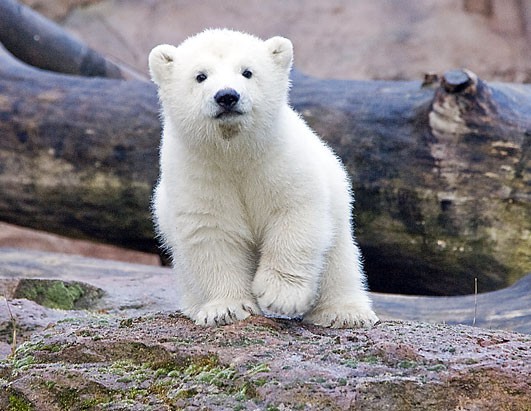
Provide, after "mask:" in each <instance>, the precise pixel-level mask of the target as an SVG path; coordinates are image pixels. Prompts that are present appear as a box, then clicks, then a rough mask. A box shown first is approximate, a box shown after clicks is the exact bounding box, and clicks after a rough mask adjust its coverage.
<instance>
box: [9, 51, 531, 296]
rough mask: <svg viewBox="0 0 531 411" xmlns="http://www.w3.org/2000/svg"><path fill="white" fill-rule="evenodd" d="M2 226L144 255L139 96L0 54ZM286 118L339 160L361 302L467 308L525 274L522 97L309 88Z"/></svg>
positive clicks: (455, 84)
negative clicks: (425, 297) (351, 214)
mask: <svg viewBox="0 0 531 411" xmlns="http://www.w3.org/2000/svg"><path fill="white" fill-rule="evenodd" d="M0 90H1V96H0V133H1V135H2V136H3V138H2V140H1V141H0V192H1V193H2V195H1V196H0V219H2V220H4V221H6V222H11V223H15V224H19V225H24V226H27V227H32V228H37V229H45V230H49V231H51V232H55V233H59V234H63V235H68V236H73V237H76V238H88V239H93V240H98V241H104V242H108V243H112V244H117V245H121V246H125V247H129V248H133V249H137V250H142V251H153V250H155V249H156V243H155V240H154V235H153V231H152V226H151V221H150V212H149V198H150V193H151V188H152V186H153V184H154V182H155V180H156V178H157V173H158V170H157V167H158V165H157V164H158V162H157V147H158V141H159V134H160V125H159V119H158V114H157V113H158V103H157V97H156V91H155V88H154V87H153V86H152V85H151V84H150V83H148V82H144V81H137V80H131V81H122V80H112V79H103V78H86V77H77V76H66V75H62V74H57V73H51V72H45V71H42V70H38V69H35V68H32V67H29V66H26V65H23V64H22V63H20V62H19V61H17V60H15V59H14V58H13V57H12V56H11V55H9V53H7V52H5V51H0ZM291 101H292V104H293V106H294V107H295V108H296V109H297V110H298V111H300V112H301V113H302V114H303V116H304V117H305V118H306V119H307V121H308V122H309V123H310V125H311V126H312V127H313V128H314V129H316V131H317V132H318V133H319V134H320V135H321V136H323V138H325V139H326V140H327V141H328V142H329V143H330V144H331V145H332V146H333V148H334V149H335V150H336V151H337V153H338V154H339V155H340V156H341V157H342V158H343V160H344V161H345V164H346V165H347V167H348V169H349V171H350V172H351V174H352V178H353V187H354V192H355V193H356V199H357V203H356V222H357V236H358V240H359V243H360V245H361V248H362V251H363V253H364V256H365V262H366V268H367V271H368V273H369V282H370V285H371V287H372V288H373V289H374V290H377V291H384V292H387V291H394V292H399V293H417V294H467V293H471V292H472V291H473V286H474V278H478V282H479V290H480V291H489V290H493V289H497V288H500V287H503V286H506V285H508V284H510V283H512V282H514V281H515V280H516V279H517V278H519V277H521V276H522V275H523V274H524V273H525V272H527V271H529V269H530V260H531V255H530V253H531V251H530V250H531V234H530V233H531V194H530V188H529V187H530V176H531V170H530V161H529V156H530V150H531V149H530V136H531V114H530V113H531V87H530V86H524V85H510V84H491V85H487V84H486V83H485V82H483V81H482V80H480V79H478V78H477V77H476V76H475V75H474V74H473V73H470V72H467V71H454V72H449V73H447V75H445V76H444V77H443V78H442V80H441V82H440V83H439V82H435V83H433V84H431V85H425V86H424V87H422V86H421V84H420V83H419V82H370V81H333V80H318V79H313V78H309V77H306V76H303V75H301V74H300V73H294V76H293V89H292V93H291Z"/></svg>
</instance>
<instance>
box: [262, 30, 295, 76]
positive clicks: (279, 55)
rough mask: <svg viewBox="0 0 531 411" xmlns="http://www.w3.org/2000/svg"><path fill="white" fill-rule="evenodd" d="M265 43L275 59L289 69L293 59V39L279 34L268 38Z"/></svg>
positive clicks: (281, 65)
mask: <svg viewBox="0 0 531 411" xmlns="http://www.w3.org/2000/svg"><path fill="white" fill-rule="evenodd" d="M265 44H266V46H267V49H268V50H269V52H270V53H271V56H272V57H273V61H274V62H275V63H276V64H278V65H279V66H280V67H282V68H283V69H285V70H286V71H289V69H291V63H292V61H293V44H291V41H289V40H288V39H286V38H284V37H279V36H277V37H271V38H270V39H268V40H266V41H265Z"/></svg>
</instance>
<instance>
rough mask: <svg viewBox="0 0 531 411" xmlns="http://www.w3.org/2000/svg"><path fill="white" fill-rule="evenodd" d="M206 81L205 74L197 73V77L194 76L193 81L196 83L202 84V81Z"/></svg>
mask: <svg viewBox="0 0 531 411" xmlns="http://www.w3.org/2000/svg"><path fill="white" fill-rule="evenodd" d="M206 79H207V75H206V74H205V73H199V74H198V75H197V76H195V80H196V81H197V82H198V83H202V82H203V81H205V80H206Z"/></svg>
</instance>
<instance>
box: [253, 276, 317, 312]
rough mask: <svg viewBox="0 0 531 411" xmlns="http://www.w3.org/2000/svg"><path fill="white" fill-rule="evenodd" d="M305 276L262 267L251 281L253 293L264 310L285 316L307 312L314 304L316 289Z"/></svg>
mask: <svg viewBox="0 0 531 411" xmlns="http://www.w3.org/2000/svg"><path fill="white" fill-rule="evenodd" d="M316 288H317V287H316V286H315V284H312V283H311V281H309V280H308V279H307V278H304V277H300V276H297V275H294V274H290V273H284V272H281V271H279V270H275V269H262V270H259V271H258V272H257V273H256V276H255V278H254V281H253V294H254V296H255V297H256V299H257V300H258V305H259V306H260V307H261V308H262V309H263V310H266V311H270V312H273V313H275V314H280V315H285V316H287V317H296V316H299V315H302V314H304V313H305V312H307V311H308V310H309V309H310V308H311V307H312V305H313V304H314V302H315V300H316V297H317V291H316Z"/></svg>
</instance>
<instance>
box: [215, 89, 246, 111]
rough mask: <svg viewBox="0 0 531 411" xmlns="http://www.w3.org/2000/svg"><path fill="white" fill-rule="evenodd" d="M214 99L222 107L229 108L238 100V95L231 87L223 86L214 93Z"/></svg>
mask: <svg viewBox="0 0 531 411" xmlns="http://www.w3.org/2000/svg"><path fill="white" fill-rule="evenodd" d="M214 100H216V103H218V104H219V105H220V106H221V107H223V108H224V109H227V110H230V109H231V108H233V107H234V106H235V105H236V103H237V102H238V101H239V100H240V95H239V94H238V92H237V91H236V90H234V89H232V88H225V89H223V90H219V91H218V92H217V93H216V95H215V96H214Z"/></svg>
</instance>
